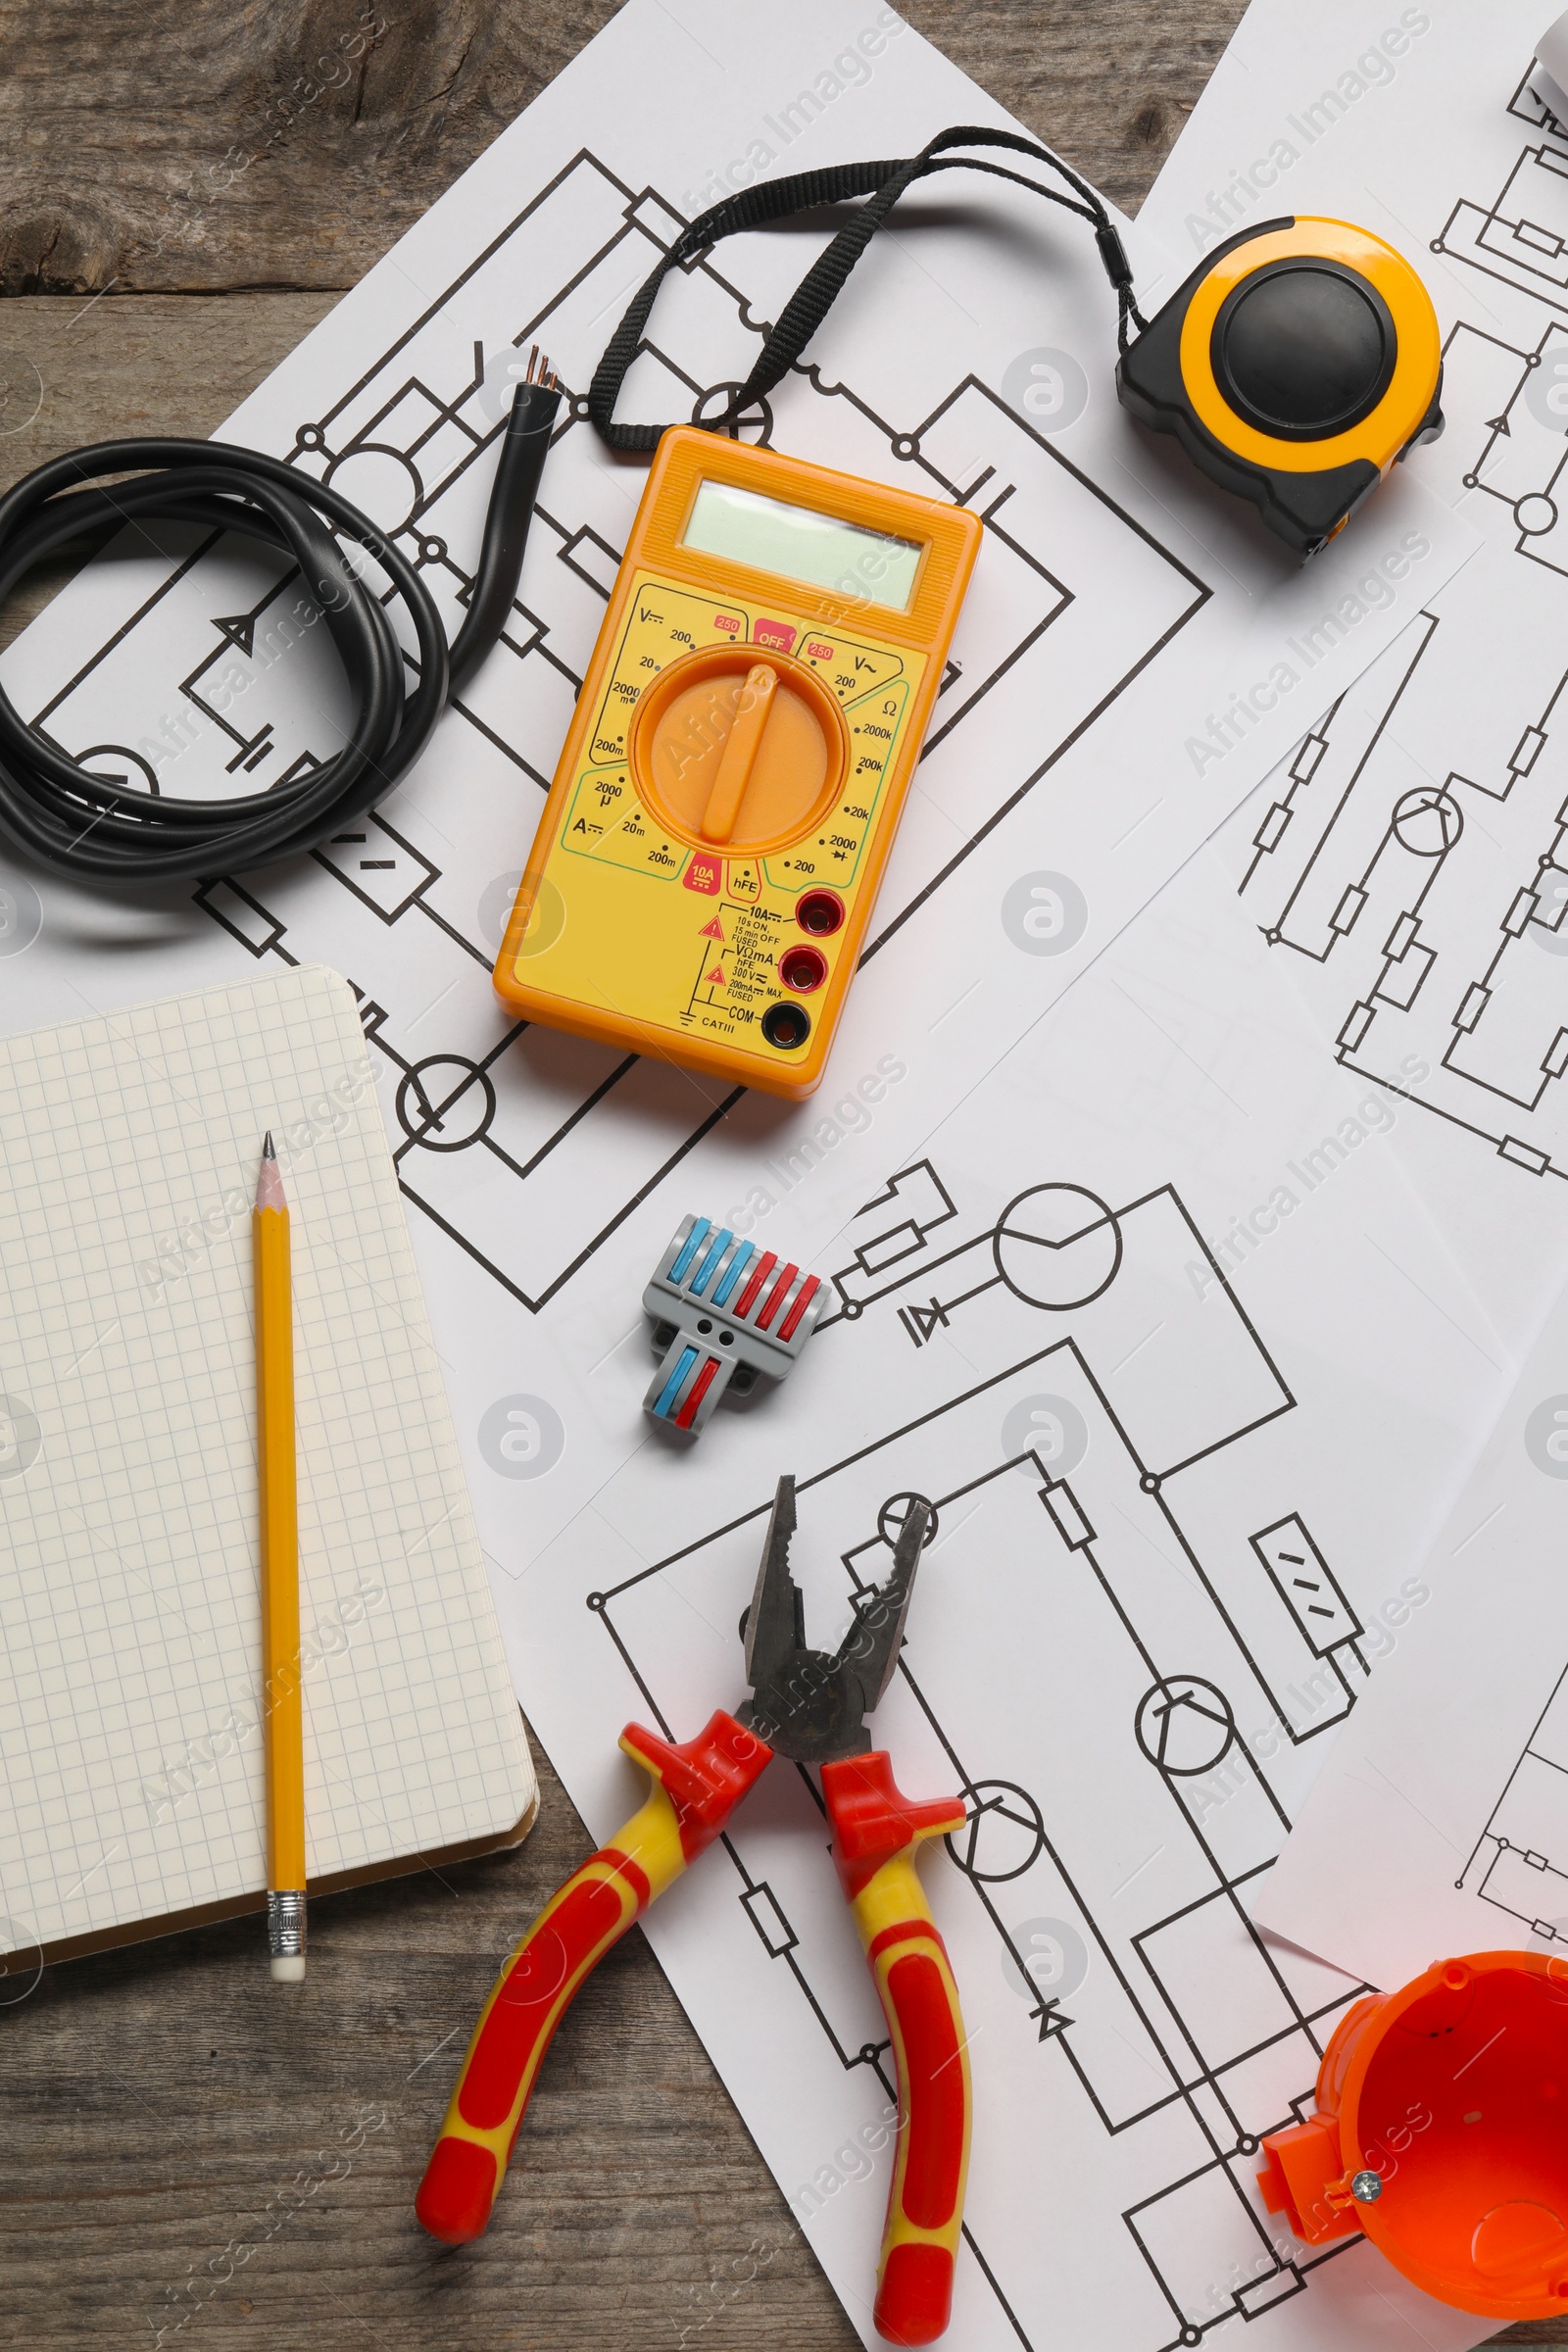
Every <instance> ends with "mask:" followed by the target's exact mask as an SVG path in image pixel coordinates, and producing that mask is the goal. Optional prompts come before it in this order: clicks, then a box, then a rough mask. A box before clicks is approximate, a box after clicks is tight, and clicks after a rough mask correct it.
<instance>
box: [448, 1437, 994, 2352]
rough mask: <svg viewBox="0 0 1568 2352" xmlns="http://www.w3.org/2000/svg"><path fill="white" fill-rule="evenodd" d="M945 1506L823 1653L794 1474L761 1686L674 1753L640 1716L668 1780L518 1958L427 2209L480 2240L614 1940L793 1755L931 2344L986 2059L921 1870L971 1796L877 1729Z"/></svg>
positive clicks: (778, 1546)
mask: <svg viewBox="0 0 1568 2352" xmlns="http://www.w3.org/2000/svg"><path fill="white" fill-rule="evenodd" d="M931 1519H932V1512H931V1506H930V1504H929V1503H927V1502H925V1501H923V1500H921V1499H919V1498H918V1497H915V1498H914V1499H913V1500H911V1502H910V1504H909V1507H908V1510H907V1515H906V1517H905V1520H904V1523H903V1526H902V1528H901V1529H900V1532H899V1536H898V1540H897V1543H896V1544H895V1546H894V1552H893V1571H892V1574H891V1575H890V1576H889V1578H888V1580H887V1583H886V1584H885V1585H883V1586H881V1587H880V1588H878V1589H876V1590H873V1591H871V1592H869V1593H863V1594H861V1595H860V1596H859V1598H858V1601H857V1603H856V1616H855V1623H854V1624H853V1625H852V1626H851V1628H850V1631H849V1633H848V1634H847V1635H846V1637H845V1639H844V1641H843V1642H842V1643H841V1645H840V1647H839V1649H838V1651H837V1652H836V1653H835V1655H833V1656H832V1657H828V1656H827V1655H825V1654H824V1653H823V1652H822V1651H820V1650H815V1649H809V1648H808V1647H807V1643H806V1625H805V1608H804V1603H803V1599H802V1594H801V1592H800V1588H799V1587H798V1586H797V1585H796V1583H795V1582H794V1579H793V1578H792V1577H791V1575H790V1568H789V1547H790V1538H791V1537H792V1536H793V1534H794V1532H795V1481H794V1479H793V1478H781V1479H780V1480H779V1482H778V1490H777V1493H776V1494H775V1495H774V1498H773V1509H772V1514H771V1516H770V1518H769V1520H768V1527H767V1538H766V1541H765V1543H764V1544H763V1546H762V1559H761V1565H760V1569H759V1571H758V1577H757V1589H756V1591H755V1593H754V1594H753V1596H752V1605H751V1607H750V1608H749V1609H748V1611H747V1613H746V1615H745V1616H744V1617H743V1618H742V1620H741V1628H742V1638H743V1641H744V1643H745V1652H746V1677H747V1681H748V1682H749V1684H750V1685H751V1692H752V1695H751V1696H750V1697H749V1698H747V1699H745V1700H743V1701H742V1703H741V1705H740V1706H739V1707H738V1708H737V1710H736V1712H735V1713H734V1714H733V1715H729V1714H726V1713H725V1712H724V1711H723V1709H722V1708H720V1709H719V1710H718V1712H717V1713H716V1714H715V1715H714V1716H713V1717H712V1719H711V1722H710V1723H709V1724H708V1725H707V1726H706V1728H705V1729H704V1730H703V1731H702V1732H700V1733H699V1735H698V1737H697V1738H696V1739H695V1740H687V1741H686V1742H685V1744H684V1745H683V1746H679V1747H677V1746H674V1745H672V1744H671V1743H670V1742H669V1741H668V1740H662V1739H660V1738H658V1737H657V1735H656V1734H654V1733H653V1732H649V1731H645V1730H644V1729H643V1727H642V1726H641V1725H640V1724H635V1723H632V1724H628V1725H627V1726H626V1729H625V1730H624V1731H623V1732H622V1734H621V1736H620V1745H621V1748H622V1750H623V1752H624V1753H625V1754H626V1755H628V1756H630V1757H631V1759H632V1761H633V1762H634V1763H637V1764H640V1765H642V1766H643V1768H644V1769H645V1770H646V1771H647V1772H648V1773H649V1774H650V1775H651V1777H652V1787H651V1788H650V1789H649V1793H648V1799H647V1802H646V1803H645V1804H644V1805H643V1807H642V1809H641V1810H640V1811H639V1812H637V1813H634V1814H633V1815H632V1817H631V1819H630V1820H629V1821H628V1822H626V1823H625V1824H624V1825H623V1826H622V1827H621V1829H620V1830H618V1831H617V1832H616V1834H615V1836H614V1838H613V1839H612V1840H611V1842H610V1844H609V1845H606V1846H602V1847H601V1848H600V1850H599V1852H598V1853H596V1854H594V1855H593V1856H592V1857H591V1858H590V1859H589V1860H588V1861H586V1862H585V1863H584V1864H583V1866H582V1868H581V1869H580V1870H578V1871H577V1872H575V1873H574V1874H573V1876H572V1877H571V1878H569V1879H568V1880H567V1881H566V1883H565V1885H564V1887H561V1888H560V1889H559V1890H558V1891H557V1893H556V1894H554V1895H553V1896H552V1897H551V1899H550V1901H549V1902H548V1903H547V1904H546V1905H545V1907H544V1909H543V1911H541V1912H540V1914H539V1916H538V1918H537V1919H536V1920H535V1921H534V1923H533V1925H532V1926H531V1927H530V1928H529V1930H528V1932H527V1934H526V1936H523V1938H522V1940H521V1942H520V1943H518V1944H517V1945H516V1946H515V1949H514V1950H513V1951H512V1952H511V1953H510V1954H509V1955H508V1957H507V1960H506V1962H505V1964H504V1965H503V1968H502V1971H501V1975H500V1977H499V1978H498V1979H497V1981H496V1984H495V1986H494V1988H493V1990H492V1991H491V1994H490V1997H489V1999H488V2000H487V2001H486V2003H485V2005H484V2008H483V2009H482V2010H481V2012H480V2014H479V2022H478V2024H477V2026H476V2027H475V2028H474V2033H473V2039H472V2040H471V2041H470V2042H469V2044H468V2051H467V2056H466V2058H465V2059H464V2062H463V2067H462V2070H461V2072H460V2073H459V2076H458V2080H457V2084H456V2087H455V2088H454V2090H453V2093H452V2100H451V2104H450V2105H449V2107H448V2108H447V2113H446V2120H445V2121H444V2123H443V2124H442V2126H441V2134H440V2137H439V2138H438V2139H437V2141H436V2144H435V2148H434V2151H433V2153H432V2155H431V2157H430V2162H429V2165H428V2166H427V2168H426V2170H425V2175H424V2179H423V2180H422V2181H421V2183H420V2186H419V2192H418V2195H417V2198H416V2200H415V2211H416V2213H417V2215H418V2218H419V2220H420V2221H421V2222H422V2223H423V2225H424V2227H425V2229H428V2230H429V2231H430V2233H431V2235H432V2236H433V2237H438V2238H441V2239H442V2240H443V2241H444V2242H445V2243H446V2244H448V2245H463V2244H466V2242H467V2241H468V2240H469V2239H471V2238H475V2237H477V2236H478V2235H479V2234H480V2232H481V2231H482V2230H483V2229H484V2228H485V2226H486V2224H487V2223H488V2221H489V2219H490V2212H491V2208H492V2206H493V2205H494V2203H495V2199H496V2194H497V2192H498V2190H499V2188H500V2186H501V2178H502V2174H503V2173H504V2171H505V2170H506V2165H507V2160H508V2158H509V2157H510V2156H511V2154H512V2147H513V2142H514V2141H515V2138H516V2136H517V2132H518V2130H519V2129H520V2127H521V2124H522V2118H523V2113H524V2111H525V2109H526V2107H527V2104H528V2098H529V2094H530V2092H531V2091H532V2089H533V2085H534V2080H535V2078H536V2076H537V2074H538V2071H539V2067H540V2063H541V2061H542V2060H543V2058H544V2054H545V2052H546V2050H547V2049H548V2048H549V2046H550V2039H551V2036H552V2034H554V2033H555V2030H556V2028H557V2026H558V2025H559V2024H560V2022H561V2019H562V2016H563V2014H564V2011H565V2008H566V2004H567V2002H568V2001H569V2000H570V1999H571V1997H572V1995H573V1993H574V1992H575V1991H576V1990H577V1987H578V1985H581V1983H582V1982H583V1979H584V1978H585V1977H586V1976H587V1975H588V1972H589V1970H590V1969H592V1968H593V1967H594V1966H595V1965H596V1964H597V1962H599V1961H600V1960H602V1959H603V1958H604V1956H605V1954H606V1952H608V1951H609V1949H610V1947H611V1945H612V1944H613V1943H615V1942H616V1941H617V1940H618V1939H619V1937H620V1936H624V1934H625V1933H626V1930H627V1929H628V1928H629V1927H631V1926H632V1924H633V1923H634V1922H635V1921H636V1920H638V1919H640V1918H641V1916H642V1914H643V1913H644V1912H645V1911H646V1910H647V1908H648V1906H649V1904H650V1903H651V1902H653V1900H654V1899H655V1897H656V1896H657V1895H661V1894H662V1893H663V1891H664V1889H665V1887H669V1886H671V1885H672V1884H673V1882H674V1881H675V1880H676V1879H677V1878H678V1877H679V1876H680V1874H681V1872H682V1871H683V1870H684V1869H685V1868H686V1867H687V1865H688V1863H691V1862H695V1861H696V1859H697V1857H698V1855H699V1854H701V1853H702V1852H703V1851H704V1849H705V1848H706V1847H708V1846H709V1845H711V1843H712V1841H713V1839H714V1838H716V1837H718V1835H719V1833H720V1832H721V1831H722V1830H723V1828H724V1826H725V1824H726V1822H727V1821H728V1820H729V1817H730V1815H731V1813H733V1811H734V1810H735V1807H736V1806H737V1805H738V1804H739V1803H740V1801H741V1799H742V1797H743V1796H745V1795H746V1793H747V1791H748V1790H749V1789H751V1788H752V1786H753V1784H754V1783H755V1782H757V1781H758V1780H760V1777H761V1775H762V1773H763V1772H764V1771H765V1770H766V1769H767V1766H768V1765H769V1764H770V1763H771V1762H772V1760H773V1758H774V1757H775V1756H785V1757H788V1758H790V1759H791V1760H792V1761H793V1762H795V1763H799V1764H814V1765H817V1766H819V1767H820V1772H821V1784H822V1798H823V1802H824V1804H825V1806H826V1809H827V1816H828V1820H829V1822H830V1823H831V1824H832V1829H833V1859H834V1863H835V1865H836V1867H837V1870H838V1874H839V1879H840V1882H841V1884H842V1886H843V1887H844V1892H845V1896H846V1898H847V1899H848V1901H849V1904H850V1908H851V1910H852V1911H853V1913H854V1915H855V1924H856V1927H857V1928H858V1931H859V1936H860V1942H861V1944H862V1946H863V1947H864V1950H865V1955H866V1959H867V1961H868V1962H869V1963H870V1968H871V1975H872V1979H873V1981H874V1983H875V1985H876V1988H877V1992H878V1995H879V1996H880V1999H881V2002H882V2009H883V2014H884V2016H885V2017H886V2019H887V2025H888V2034H889V2036H890V2039H891V2042H892V2048H893V2056H894V2062H895V2064H896V2066H897V2069H898V2083H899V2126H898V2131H897V2133H896V2136H895V2154H894V2170H893V2182H892V2187H891V2189H890V2192H889V2196H888V2213H887V2223H886V2227H885V2229H884V2232H883V2239H882V2258H881V2263H880V2267H879V2270H878V2274H877V2298H876V2314H875V2316H876V2325H877V2328H878V2330H879V2332H880V2333H881V2334H882V2335H883V2336H884V2337H885V2338H886V2339H887V2340H888V2341H889V2342H891V2343H894V2344H929V2343H933V2342H934V2341H935V2340H936V2338H937V2337H938V2336H939V2335H941V2334H942V2333H943V2331H944V2329H945V2328H946V2327H947V2325H948V2319H949V2316H950V2313H951V2309H952V2302H953V2274H954V2263H955V2259H956V2253H957V2245H958V2233H959V2229H960V2226H961V2223H962V2218H963V2190H964V2180H965V2176H966V2174H967V2171H968V2163H969V2124H970V2103H971V2102H970V2085H969V2059H968V2050H967V2043H966V2037H965V2034H964V2031H963V2020H962V2018H961V2016H960V2014H959V2010H958V1991H957V1986H956V1984H955V1982H954V1976H953V1970H952V1967H951V1965H950V1963H949V1960H948V1954H947V1950H946V1947H945V1946H944V1944H943V1941H942V1937H941V1936H940V1935H939V1934H938V1933H937V1929H936V1926H935V1924H934V1922H933V1920H932V1917H931V1911H930V1907H929V1905H928V1904H927V1902H926V1899H925V1894H924V1892H923V1890H922V1888H921V1886H920V1882H919V1879H918V1878H917V1876H916V1874H915V1869H914V1851H915V1848H916V1846H917V1845H918V1844H919V1843H920V1842H921V1840H922V1839H924V1838H938V1837H941V1836H942V1835H943V1834H944V1833H946V1832H948V1831H952V1830H956V1829H957V1828H958V1827H959V1826H960V1825H961V1823H962V1821H963V1819H964V1808H963V1804H962V1801H961V1800H960V1799H959V1798H957V1797H952V1798H937V1799H935V1800H933V1801H924V1802H920V1801H913V1800H911V1799H910V1798H908V1797H907V1796H905V1795H903V1794H902V1793H901V1791H900V1789H898V1787H897V1786H896V1784H895V1782H894V1779H893V1765H892V1760H891V1758H890V1757H889V1756H888V1754H887V1752H886V1750H885V1749H881V1748H875V1749H873V1748H872V1746H871V1742H870V1738H869V1735H868V1734H867V1732H866V1729H865V1718H866V1716H867V1715H869V1714H870V1713H871V1712H872V1711H873V1710H874V1708H875V1707H876V1704H877V1701H878V1700H879V1699H880V1698H881V1696H882V1693H883V1691H885V1690H886V1689H887V1687H888V1684H889V1683H890V1682H891V1680H892V1678H893V1669H894V1667H895V1665H896V1664H897V1663H898V1655H899V1648H900V1645H901V1643H902V1642H903V1639H904V1623H905V1619H906V1617H907V1615H908V1609H909V1599H910V1595H911V1593H912V1592H913V1589H914V1575H915V1570H916V1568H917V1566H918V1565H919V1559H920V1551H921V1546H922V1545H923V1544H924V1543H925V1541H926V1539H927V1534H928V1531H929V1529H930V1526H931Z"/></svg>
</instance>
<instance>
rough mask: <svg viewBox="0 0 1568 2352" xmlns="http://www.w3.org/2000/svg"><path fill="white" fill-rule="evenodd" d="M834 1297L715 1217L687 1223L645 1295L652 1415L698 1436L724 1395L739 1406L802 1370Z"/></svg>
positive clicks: (647, 1405) (646, 1404)
mask: <svg viewBox="0 0 1568 2352" xmlns="http://www.w3.org/2000/svg"><path fill="white" fill-rule="evenodd" d="M826 1295H827V1294H826V1292H825V1291H824V1290H823V1287H822V1284H821V1282H820V1280H819V1278H818V1277H817V1276H816V1275H815V1274H809V1273H806V1272H805V1271H804V1270H803V1269H802V1268H801V1267H800V1266H798V1265H795V1264H793V1263H791V1262H789V1261H788V1260H785V1261H782V1262H781V1261H780V1259H779V1256H778V1253H777V1251H776V1250H759V1249H758V1247H757V1245H756V1243H755V1242H743V1241H741V1240H739V1239H738V1237H737V1236H736V1235H735V1234H733V1233H731V1232H730V1231H729V1230H728V1229H727V1228H726V1227H723V1226H719V1225H715V1224H714V1223H713V1222H712V1221H711V1218H708V1217H697V1216H691V1217H685V1218H683V1219H682V1221H681V1227H680V1231H679V1232H678V1233H677V1234H676V1235H675V1238H674V1240H673V1241H672V1242H671V1243H670V1245H669V1247H668V1249H667V1250H665V1251H664V1253H663V1255H662V1258H661V1259H660V1261H659V1269H658V1271H657V1273H656V1274H655V1275H654V1277H653V1280H652V1281H651V1282H650V1283H649V1285H648V1288H647V1289H646V1290H645V1291H644V1293H643V1306H644V1308H645V1310H646V1312H647V1313H648V1314H650V1315H651V1316H652V1317H653V1321H654V1347H655V1348H656V1350H657V1351H658V1352H659V1356H660V1365H659V1370H658V1371H657V1372H656V1373H655V1374H654V1377H653V1381H652V1383H651V1384H650V1386H649V1390H648V1394H647V1396H646V1397H644V1398H643V1410H644V1412H646V1413H647V1414H648V1416H649V1418H650V1419H651V1420H654V1421H658V1422H660V1423H661V1424H662V1426H663V1427H664V1428H666V1429H668V1430H670V1431H672V1432H673V1433H674V1434H675V1435H676V1436H678V1437H681V1438H684V1439H695V1438H698V1437H700V1436H701V1435H702V1433H703V1430H704V1429H705V1428H706V1427H707V1424H708V1420H709V1417H710V1415H711V1413H712V1411H713V1408H714V1406H715V1405H716V1404H717V1403H718V1400H719V1398H720V1397H723V1396H724V1395H725V1394H726V1392H727V1393H728V1395H729V1397H730V1400H731V1402H732V1403H740V1402H741V1401H743V1400H744V1399H746V1398H749V1397H751V1396H752V1395H753V1393H754V1392H755V1391H756V1389H757V1388H758V1386H759V1384H760V1383H761V1382H763V1381H767V1382H776V1381H780V1380H783V1379H784V1378H785V1377H786V1375H787V1374H788V1373H789V1372H791V1371H792V1370H793V1369H794V1367H795V1365H796V1363H797V1362H798V1361H799V1359H800V1356H801V1353H802V1350H803V1349H804V1348H805V1346H806V1343H807V1341H808V1340H809V1338H810V1336H811V1333H812V1331H813V1330H814V1328H815V1325H816V1318H817V1316H818V1315H819V1314H820V1313H821V1311H822V1301H823V1299H824V1298H825V1297H826Z"/></svg>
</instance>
